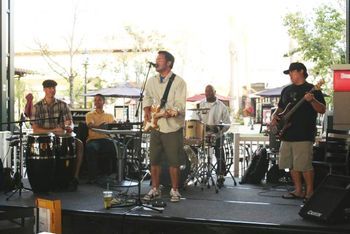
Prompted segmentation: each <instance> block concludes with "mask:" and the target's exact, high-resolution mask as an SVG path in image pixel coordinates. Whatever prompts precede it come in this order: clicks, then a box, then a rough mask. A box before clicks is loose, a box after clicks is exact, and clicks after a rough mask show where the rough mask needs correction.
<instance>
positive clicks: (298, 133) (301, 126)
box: [278, 82, 326, 141]
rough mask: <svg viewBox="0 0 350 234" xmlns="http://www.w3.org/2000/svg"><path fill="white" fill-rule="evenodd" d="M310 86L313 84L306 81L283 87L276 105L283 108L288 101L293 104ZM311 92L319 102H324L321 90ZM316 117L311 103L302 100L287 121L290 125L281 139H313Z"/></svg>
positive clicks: (301, 97) (302, 96)
mask: <svg viewBox="0 0 350 234" xmlns="http://www.w3.org/2000/svg"><path fill="white" fill-rule="evenodd" d="M312 87H313V85H312V84H310V83H307V82H305V83H304V84H302V85H294V84H291V85H289V86H287V87H285V88H284V89H283V90H282V93H281V99H280V101H279V103H278V107H279V108H282V109H285V108H286V106H287V104H288V103H291V104H292V106H294V105H295V104H297V103H298V102H299V100H301V99H303V98H304V95H305V93H307V92H309V91H310V90H311V89H312ZM313 93H314V95H315V98H316V99H317V100H318V101H319V102H321V103H323V104H325V103H326V102H325V100H324V98H323V94H322V92H321V91H319V90H315V91H314V92H313ZM316 117H317V112H316V111H315V110H314V108H313V107H312V105H311V103H309V102H307V101H305V100H304V101H303V103H302V104H301V106H299V108H298V109H297V110H296V111H295V112H294V113H293V114H292V116H291V118H290V121H289V122H290V123H291V126H290V127H289V128H287V129H286V131H285V133H284V134H283V136H282V137H281V139H282V140H284V141H314V140H315V135H316Z"/></svg>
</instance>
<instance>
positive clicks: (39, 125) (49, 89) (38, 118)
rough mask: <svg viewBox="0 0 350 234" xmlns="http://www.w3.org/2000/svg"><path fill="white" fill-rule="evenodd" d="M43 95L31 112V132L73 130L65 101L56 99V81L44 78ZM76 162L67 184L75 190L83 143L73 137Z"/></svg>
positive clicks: (70, 131)
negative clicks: (71, 176) (71, 177)
mask: <svg viewBox="0 0 350 234" xmlns="http://www.w3.org/2000/svg"><path fill="white" fill-rule="evenodd" d="M42 85H43V89H44V92H45V97H44V98H43V99H42V100H41V101H39V102H37V103H36V104H35V105H34V107H33V110H32V113H31V120H32V128H33V133H49V132H52V133H54V134H56V135H62V134H66V133H68V134H70V133H72V131H73V127H74V125H73V121H72V114H71V112H70V109H69V107H68V105H67V103H65V102H63V101H61V100H59V99H56V98H55V94H56V86H57V82H56V81H54V80H45V81H44V82H43V83H42ZM75 143H76V153H77V162H76V169H75V172H74V178H73V180H72V181H71V182H70V184H69V188H68V189H69V190H72V191H74V190H76V189H77V186H78V176H79V170H80V166H81V162H82V158H83V150H84V146H83V143H82V142H81V141H80V140H79V139H75Z"/></svg>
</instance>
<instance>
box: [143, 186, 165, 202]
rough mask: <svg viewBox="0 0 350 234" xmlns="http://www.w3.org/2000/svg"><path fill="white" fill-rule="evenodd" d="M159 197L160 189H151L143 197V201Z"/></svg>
mask: <svg viewBox="0 0 350 234" xmlns="http://www.w3.org/2000/svg"><path fill="white" fill-rule="evenodd" d="M160 197H161V191H160V189H156V188H152V189H151V190H150V191H149V192H148V193H147V194H146V195H145V196H144V197H143V200H145V201H151V200H153V199H157V198H160Z"/></svg>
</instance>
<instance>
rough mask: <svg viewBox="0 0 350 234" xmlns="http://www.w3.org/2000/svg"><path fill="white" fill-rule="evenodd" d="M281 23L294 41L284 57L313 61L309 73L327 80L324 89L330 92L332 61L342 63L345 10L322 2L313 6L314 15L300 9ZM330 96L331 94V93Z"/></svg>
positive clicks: (344, 45)
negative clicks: (294, 43)
mask: <svg viewBox="0 0 350 234" xmlns="http://www.w3.org/2000/svg"><path fill="white" fill-rule="evenodd" d="M284 26H286V27H287V29H288V33H289V35H290V37H291V38H292V39H294V40H295V41H296V42H297V46H296V48H293V49H291V50H290V51H289V52H288V54H286V56H287V57H290V56H293V55H298V56H300V57H301V58H302V59H303V60H304V61H309V62H312V64H313V65H314V66H313V68H312V69H310V74H312V75H313V76H314V77H315V78H316V77H322V78H324V79H325V80H326V82H327V87H326V93H328V94H330V95H331V87H332V84H331V83H332V79H331V77H332V70H331V66H332V65H334V64H344V63H345V49H346V44H345V43H346V38H345V35H346V33H345V31H346V21H345V18H344V14H342V13H341V12H340V11H339V10H337V9H336V8H334V7H332V6H328V5H321V6H320V7H318V8H316V9H315V12H314V17H308V18H307V17H305V16H303V15H302V14H301V13H300V12H295V13H289V14H287V15H286V16H285V17H284ZM331 96H332V95H331Z"/></svg>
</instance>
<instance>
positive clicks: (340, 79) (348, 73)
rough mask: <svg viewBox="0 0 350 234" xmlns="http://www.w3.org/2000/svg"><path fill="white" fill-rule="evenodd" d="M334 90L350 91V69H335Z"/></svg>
mask: <svg viewBox="0 0 350 234" xmlns="http://www.w3.org/2000/svg"><path fill="white" fill-rule="evenodd" d="M333 78H334V80H333V88H334V92H346V91H350V70H334V73H333Z"/></svg>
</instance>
